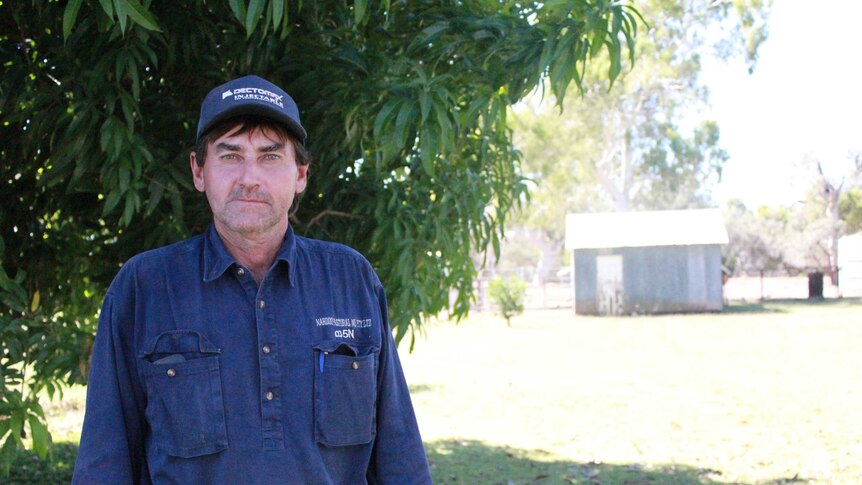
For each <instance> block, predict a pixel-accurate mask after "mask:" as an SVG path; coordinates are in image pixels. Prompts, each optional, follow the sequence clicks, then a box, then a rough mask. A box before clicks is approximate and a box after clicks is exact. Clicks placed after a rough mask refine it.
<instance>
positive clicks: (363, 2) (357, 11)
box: [353, 0, 368, 25]
mask: <svg viewBox="0 0 862 485" xmlns="http://www.w3.org/2000/svg"><path fill="white" fill-rule="evenodd" d="M367 8H368V0H353V20H354V21H355V22H356V25H359V24H361V23H362V21H363V20H365V13H366V10H367Z"/></svg>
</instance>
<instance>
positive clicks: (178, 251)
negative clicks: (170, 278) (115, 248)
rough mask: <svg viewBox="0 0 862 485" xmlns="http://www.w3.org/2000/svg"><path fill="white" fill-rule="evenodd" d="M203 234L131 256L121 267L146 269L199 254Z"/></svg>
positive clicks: (201, 247)
mask: <svg viewBox="0 0 862 485" xmlns="http://www.w3.org/2000/svg"><path fill="white" fill-rule="evenodd" d="M203 237H204V235H203V234H199V235H197V236H193V237H190V238H188V239H183V240H182V241H177V242H175V243H172V244H168V245H167V246H162V247H160V248H155V249H150V250H147V251H144V252H141V253H138V254H136V255H135V256H132V257H131V258H130V259H129V260H128V261H126V264H124V265H123V267H126V266H132V267H146V266H150V265H153V264H162V263H164V262H169V263H170V262H174V260H176V259H182V258H185V257H188V256H190V255H196V254H200V251H201V250H202V249H203Z"/></svg>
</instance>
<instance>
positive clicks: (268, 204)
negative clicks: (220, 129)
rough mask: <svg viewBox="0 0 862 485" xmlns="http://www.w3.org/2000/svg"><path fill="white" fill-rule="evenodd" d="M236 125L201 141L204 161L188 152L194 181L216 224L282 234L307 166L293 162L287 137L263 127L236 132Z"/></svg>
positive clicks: (254, 234) (255, 235)
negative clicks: (206, 141)
mask: <svg viewBox="0 0 862 485" xmlns="http://www.w3.org/2000/svg"><path fill="white" fill-rule="evenodd" d="M239 130H240V127H239V126H236V127H235V128H232V129H231V130H228V132H227V133H226V134H225V135H223V136H221V137H220V138H217V139H216V140H214V141H213V142H211V143H210V144H209V145H208V146H207V154H206V160H205V162H204V166H203V167H200V166H198V164H197V163H196V159H195V156H196V154H195V153H192V155H191V167H192V175H193V177H194V183H195V187H196V188H197V189H198V190H199V191H201V192H204V193H206V196H207V200H208V201H209V204H210V208H211V209H212V211H213V218H214V220H215V225H216V228H217V229H219V232H220V233H222V234H224V233H225V231H226V232H228V233H231V234H233V235H236V236H241V237H244V238H246V239H259V238H261V237H263V236H266V235H268V234H278V235H282V234H284V231H286V230H287V225H288V219H287V218H288V211H289V210H290V205H291V203H293V198H294V196H295V195H296V194H298V193H300V192H302V191H303V190H305V186H306V183H307V182H308V179H307V174H308V166H307V165H304V166H303V165H297V163H296V153H295V151H294V148H293V143H292V142H291V141H290V140H279V137H278V136H277V135H276V134H275V133H272V132H270V131H268V130H259V129H255V130H250V131H247V132H245V133H242V134H237V131H239Z"/></svg>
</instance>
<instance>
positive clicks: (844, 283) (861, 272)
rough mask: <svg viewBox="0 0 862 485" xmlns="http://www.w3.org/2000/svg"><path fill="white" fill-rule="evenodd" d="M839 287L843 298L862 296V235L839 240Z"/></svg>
mask: <svg viewBox="0 0 862 485" xmlns="http://www.w3.org/2000/svg"><path fill="white" fill-rule="evenodd" d="M838 287H839V288H840V290H841V295H842V296H850V297H859V296H862V234H856V235H853V236H845V237H842V238H841V239H839V240H838Z"/></svg>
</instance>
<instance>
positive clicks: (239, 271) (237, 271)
mask: <svg viewBox="0 0 862 485" xmlns="http://www.w3.org/2000/svg"><path fill="white" fill-rule="evenodd" d="M236 274H238V275H240V276H242V275H244V274H245V270H244V269H242V268H240V269H238V270H236Z"/></svg>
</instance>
